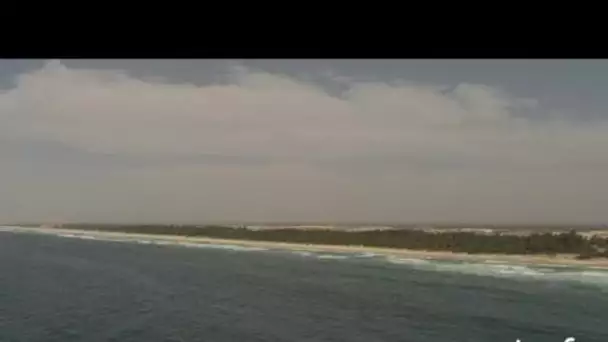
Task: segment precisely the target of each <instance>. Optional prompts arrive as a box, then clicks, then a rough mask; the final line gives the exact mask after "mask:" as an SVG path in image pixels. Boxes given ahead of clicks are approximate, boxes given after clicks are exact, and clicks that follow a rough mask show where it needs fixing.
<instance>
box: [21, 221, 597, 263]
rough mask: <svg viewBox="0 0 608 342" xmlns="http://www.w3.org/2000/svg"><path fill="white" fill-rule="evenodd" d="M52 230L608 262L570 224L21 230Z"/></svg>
mask: <svg viewBox="0 0 608 342" xmlns="http://www.w3.org/2000/svg"><path fill="white" fill-rule="evenodd" d="M19 226H22V227H26V226H29V227H41V228H47V229H53V228H54V229H67V230H80V231H99V232H116V233H119V232H120V233H131V234H152V235H165V236H167V235H172V236H182V237H204V238H212V239H227V240H247V241H268V242H280V243H299V244H317V245H334V246H335V245H341V246H363V247H377V248H392V249H402V250H418V251H444V252H445V251H448V252H453V253H466V254H484V253H485V254H503V255H504V254H511V255H531V254H536V255H549V256H557V255H571V256H575V257H576V258H577V259H591V258H608V229H606V228H604V227H601V226H600V227H598V226H582V225H581V226H571V225H492V226H486V225H459V224H436V225H414V224H408V225H403V224H402V225H394V226H388V225H387V226H380V225H360V224H359V225H354V224H349V225H344V224H343V225H321V224H317V225H311V224H278V223H272V224H257V225H256V224H249V225H247V224H232V225H163V224H139V225H135V224H130V225H127V224H94V223H88V224H87V223H64V224H57V223H55V224H52V223H47V224H42V225H34V224H30V225H23V224H21V225H19Z"/></svg>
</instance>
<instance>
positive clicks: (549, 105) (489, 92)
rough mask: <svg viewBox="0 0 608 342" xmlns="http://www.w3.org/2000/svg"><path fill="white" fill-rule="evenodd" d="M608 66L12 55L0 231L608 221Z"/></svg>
mask: <svg viewBox="0 0 608 342" xmlns="http://www.w3.org/2000/svg"><path fill="white" fill-rule="evenodd" d="M607 94H608V61H604V60H582V59H581V60H356V59H353V60H73V59H69V60H0V166H1V167H0V222H6V223H9V222H11V223H12V222H23V221H28V222H32V221H35V222H74V221H77V222H85V221H86V222H124V223H141V222H149V223H209V222H226V221H228V222H254V221H255V222H259V221H265V222H272V221H306V222H378V223H416V222H431V223H432V222H459V223H594V224H597V223H600V224H604V223H608V210H606V208H608V151H607V149H608V112H607V111H606V108H608V96H607Z"/></svg>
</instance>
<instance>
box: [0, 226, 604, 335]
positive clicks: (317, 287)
mask: <svg viewBox="0 0 608 342" xmlns="http://www.w3.org/2000/svg"><path fill="white" fill-rule="evenodd" d="M70 235H71V236H67V235H66V236H64V237H56V236H46V235H39V234H16V233H10V232H0V289H1V290H2V291H0V341H2V342H4V341H7V342H9V341H28V342H29V341H32V342H34V341H49V342H53V341H66V342H68V341H125V342H128V341H213V342H215V341H217V342H222V341H366V342H367V341H430V342H435V341H437V342H439V341H470V342H477V341H479V342H482V341H493V342H500V341H507V342H514V341H515V340H516V339H521V341H522V342H527V341H535V342H536V341H538V342H543V341H547V342H551V341H552V342H561V341H563V340H564V339H565V338H566V337H569V336H574V337H576V340H577V341H597V342H600V341H601V342H605V341H608V327H607V325H606V321H608V273H606V272H603V271H600V270H593V269H582V268H574V267H550V266H540V267H533V266H522V265H505V264H496V263H467V262H455V261H450V262H446V261H433V260H421V259H407V258H397V257H385V256H379V255H375V254H372V253H352V254H345V253H342V254H338V253H326V252H322V253H321V252H319V253H316V252H302V251H284V250H264V249H262V248H252V247H240V246H218V245H209V244H195V243H175V242H167V241H164V242H161V243H159V242H158V241H152V240H139V241H138V240H134V239H121V238H112V239H113V240H114V241H101V240H96V239H91V238H90V237H87V238H86V239H83V238H82V237H81V236H78V235H77V234H70ZM125 240H127V241H125Z"/></svg>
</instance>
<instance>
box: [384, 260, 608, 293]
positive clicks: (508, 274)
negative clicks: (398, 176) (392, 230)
mask: <svg viewBox="0 0 608 342" xmlns="http://www.w3.org/2000/svg"><path fill="white" fill-rule="evenodd" d="M386 261H388V262H390V263H393V264H401V265H405V266H407V267H410V268H415V269H419V270H427V271H439V272H451V273H460V274H469V275H477V276H490V277H499V278H514V279H521V280H536V281H564V282H569V283H580V284H591V285H599V286H601V287H608V271H599V270H591V269H590V268H588V267H573V266H561V265H556V266H555V267H553V266H551V267H547V266H546V265H544V267H537V266H536V265H515V264H506V263H504V262H502V263H485V262H462V261H460V262H457V261H443V260H423V259H404V258H395V257H386Z"/></svg>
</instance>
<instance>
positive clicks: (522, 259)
mask: <svg viewBox="0 0 608 342" xmlns="http://www.w3.org/2000/svg"><path fill="white" fill-rule="evenodd" d="M0 230H5V231H15V232H22V233H40V234H50V235H58V236H61V235H81V236H89V237H102V238H103V237H107V238H110V237H114V238H133V239H145V240H154V241H171V242H182V243H203V244H216V245H233V246H240V247H254V248H264V249H280V250H290V251H303V252H327V253H373V254H377V255H383V256H391V257H405V258H416V259H431V260H444V261H469V262H496V263H498V262H500V263H508V264H520V265H539V266H540V265H551V266H579V267H592V268H600V269H606V270H608V258H597V259H587V260H577V259H576V258H575V257H576V255H570V254H566V255H564V254H560V255H556V256H549V255H521V254H520V255H511V254H508V255H507V254H466V253H454V252H449V251H424V250H411V249H395V248H381V247H368V246H346V245H323V244H303V243H291V242H274V241H262V240H232V239H230V240H229V239H219V238H209V237H190V236H178V235H160V234H140V233H125V232H108V231H91V230H81V229H60V228H38V227H36V228H35V227H27V228H26V227H8V226H5V227H0Z"/></svg>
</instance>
